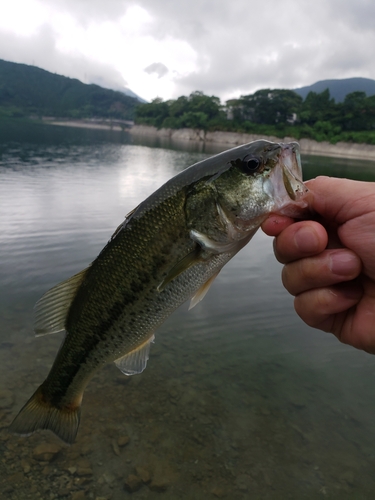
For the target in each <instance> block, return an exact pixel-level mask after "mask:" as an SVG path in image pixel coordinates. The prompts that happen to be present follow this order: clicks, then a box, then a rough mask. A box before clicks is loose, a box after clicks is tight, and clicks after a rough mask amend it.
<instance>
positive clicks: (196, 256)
mask: <svg viewBox="0 0 375 500" xmlns="http://www.w3.org/2000/svg"><path fill="white" fill-rule="evenodd" d="M200 254H201V249H200V248H199V247H197V248H195V249H194V250H193V251H192V252H190V253H188V254H187V255H186V256H185V257H184V258H183V259H181V260H180V261H179V262H177V264H175V265H174V266H173V267H172V268H171V269H170V270H169V271H168V274H167V276H166V277H165V278H164V279H163V281H162V282H161V283H160V285H159V286H158V288H157V290H158V292H162V291H163V290H164V288H165V287H166V286H167V285H168V283H170V282H171V281H172V280H174V279H175V278H177V276H179V275H180V274H182V273H183V272H184V271H186V270H187V269H189V267H191V266H193V265H194V264H196V263H197V262H199V261H200V260H201V259H200Z"/></svg>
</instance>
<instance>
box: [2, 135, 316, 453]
mask: <svg viewBox="0 0 375 500" xmlns="http://www.w3.org/2000/svg"><path fill="white" fill-rule="evenodd" d="M306 192H307V189H306V187H305V186H304V184H303V182H302V170H301V163H300V157H299V146H298V144H297V143H290V144H276V143H271V142H268V141H264V140H262V141H256V142H252V143H249V144H246V145H243V146H239V147H236V148H233V149H230V150H228V151H225V152H223V153H220V154H218V155H216V156H213V157H211V158H208V159H206V160H203V161H201V162H199V163H196V164H195V165H193V166H191V167H189V168H187V169H186V170H184V171H182V172H181V173H179V174H178V175H176V176H175V177H173V178H172V179H170V180H169V181H168V182H166V183H165V184H164V185H163V186H162V187H160V188H159V189H158V190H157V191H155V192H154V193H153V194H152V195H151V196H149V197H148V198H147V199H146V200H145V201H144V202H143V203H141V204H140V205H139V206H138V207H137V208H136V209H134V210H133V211H132V212H131V213H130V214H129V215H128V216H127V217H126V219H125V221H124V222H123V223H122V224H121V225H120V226H119V227H118V228H117V230H116V231H115V233H114V234H113V236H112V238H111V239H110V241H109V242H108V243H107V245H106V246H105V247H104V249H103V250H102V251H101V253H100V254H99V256H98V257H97V258H96V259H95V260H94V261H93V262H92V264H91V265H90V266H89V267H88V268H87V269H85V270H83V271H82V272H80V273H78V274H76V275H75V276H73V277H71V278H70V279H68V280H66V281H64V282H62V283H60V284H58V285H56V286H55V287H54V288H52V289H51V290H49V291H48V292H47V293H46V294H45V295H44V296H43V297H42V298H41V299H40V300H39V301H38V302H37V304H36V306H35V309H36V322H35V332H36V334H37V335H44V334H49V333H54V332H59V331H62V330H65V332H66V336H65V339H64V341H63V344H62V346H61V348H60V350H59V352H58V354H57V357H56V360H55V362H54V364H53V366H52V368H51V371H50V373H49V375H48V376H47V378H46V380H45V381H44V382H43V383H42V385H41V386H40V387H39V388H38V389H37V390H36V392H35V393H34V395H33V396H32V397H31V398H30V400H29V401H28V402H27V403H26V404H25V406H24V407H23V408H22V409H21V411H20V412H19V414H18V415H17V417H16V418H15V419H14V421H13V423H12V424H11V426H10V430H11V431H13V432H15V433H18V434H23V435H26V434H30V433H32V432H34V431H36V430H37V429H50V430H51V431H52V432H54V433H55V434H56V435H57V436H59V437H60V438H61V439H62V440H63V441H65V442H66V443H72V442H73V441H74V439H75V437H76V434H77V431H78V426H79V420H80V407H81V401H82V397H83V392H84V389H85V387H86V385H87V383H88V381H89V380H90V379H91V377H92V376H93V374H94V372H95V371H96V370H97V369H99V368H100V367H102V366H103V365H104V364H105V363H107V362H109V361H114V362H115V363H116V365H117V366H118V367H119V369H120V370H121V371H122V372H123V373H124V374H126V375H133V374H135V373H140V372H142V371H143V370H144V368H145V367H146V363H147V360H148V357H149V351H150V344H151V342H152V341H153V339H154V332H155V330H156V329H157V328H158V327H159V326H160V325H161V324H162V323H163V321H164V320H165V319H166V318H167V317H168V316H169V315H170V314H171V313H172V312H173V311H174V310H175V309H176V308H177V307H178V306H180V305H181V304H182V303H183V302H185V301H186V300H188V299H189V298H190V299H191V304H190V307H193V306H194V305H195V304H197V302H199V301H200V300H201V299H202V298H203V297H204V295H205V294H206V292H207V290H208V288H209V287H210V285H211V284H212V282H213V280H214V279H215V277H216V276H217V275H218V273H219V272H220V270H221V269H222V267H223V266H224V265H225V264H226V263H227V262H228V261H229V260H230V259H231V258H232V257H233V256H234V255H235V254H236V253H237V252H238V251H239V250H240V249H241V248H243V247H244V246H245V245H246V244H247V243H248V242H249V241H250V239H251V238H252V236H253V235H254V234H255V232H256V231H257V229H258V228H259V226H260V225H261V223H262V222H263V221H264V220H265V219H266V218H267V216H268V215H269V214H270V213H271V212H275V213H284V214H288V215H292V216H293V215H296V213H297V212H298V211H300V210H301V209H303V208H304V207H306V206H307V202H306V199H305V198H306V196H305V195H306Z"/></svg>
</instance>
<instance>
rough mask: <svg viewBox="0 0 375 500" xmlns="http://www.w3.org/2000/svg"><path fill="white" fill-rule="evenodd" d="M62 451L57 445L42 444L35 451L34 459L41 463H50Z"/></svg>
mask: <svg viewBox="0 0 375 500" xmlns="http://www.w3.org/2000/svg"><path fill="white" fill-rule="evenodd" d="M60 451H61V446H60V445H58V444H56V443H41V444H38V446H36V447H35V448H34V450H33V457H34V458H35V460H39V461H40V462H50V461H51V460H52V459H53V458H54V457H55V455H57V454H58V453H59V452H60Z"/></svg>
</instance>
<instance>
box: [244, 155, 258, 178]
mask: <svg viewBox="0 0 375 500" xmlns="http://www.w3.org/2000/svg"><path fill="white" fill-rule="evenodd" d="M260 165H261V162H260V160H259V158H257V157H256V156H245V158H244V159H243V160H242V161H241V169H242V171H243V172H244V173H245V174H253V173H254V172H256V171H257V170H258V169H259V166H260Z"/></svg>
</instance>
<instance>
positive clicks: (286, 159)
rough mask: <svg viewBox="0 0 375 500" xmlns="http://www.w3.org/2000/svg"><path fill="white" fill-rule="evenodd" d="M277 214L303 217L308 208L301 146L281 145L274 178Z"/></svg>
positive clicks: (294, 144)
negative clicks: (303, 178) (303, 179)
mask: <svg viewBox="0 0 375 500" xmlns="http://www.w3.org/2000/svg"><path fill="white" fill-rule="evenodd" d="M272 177H273V178H272V184H273V188H274V197H275V212H276V213H279V214H282V215H288V216H290V217H301V216H303V213H305V212H306V208H307V206H308V201H307V198H308V196H307V195H308V189H307V187H306V186H305V184H304V183H303V181H302V166H301V157H300V151H299V144H298V143H297V142H292V143H288V144H283V143H281V144H280V150H279V154H278V165H277V167H276V168H275V171H274V174H273V176H272Z"/></svg>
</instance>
